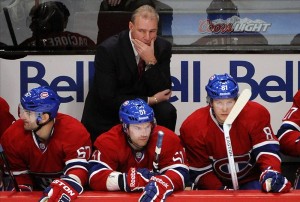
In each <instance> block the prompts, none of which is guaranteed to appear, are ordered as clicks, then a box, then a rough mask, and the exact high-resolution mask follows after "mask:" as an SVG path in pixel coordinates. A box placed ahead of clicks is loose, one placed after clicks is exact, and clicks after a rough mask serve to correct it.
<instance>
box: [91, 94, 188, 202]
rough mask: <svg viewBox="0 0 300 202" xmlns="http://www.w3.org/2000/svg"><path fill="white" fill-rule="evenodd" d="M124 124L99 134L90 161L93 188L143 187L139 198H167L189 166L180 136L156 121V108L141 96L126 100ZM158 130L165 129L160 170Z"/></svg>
mask: <svg viewBox="0 0 300 202" xmlns="http://www.w3.org/2000/svg"><path fill="white" fill-rule="evenodd" d="M119 117H120V121H121V124H118V125H116V126H114V127H113V128H111V129H110V130H109V131H108V132H105V133H103V134H102V135H100V136H99V137H98V138H97V139H96V141H95V143H94V146H95V148H96V150H95V151H94V153H93V155H92V157H91V160H90V161H89V163H90V171H89V182H90V187H91V188H92V189H93V190H101V191H117V190H121V191H125V192H134V191H143V193H142V195H141V197H140V199H139V201H164V200H165V199H166V197H167V196H168V195H170V194H171V193H172V192H173V191H176V190H183V189H184V188H185V182H186V181H187V180H188V166H187V165H186V164H185V162H186V157H185V153H184V150H183V147H182V145H181V144H180V139H179V138H178V136H177V135H176V134H175V133H174V132H172V131H171V130H169V129H167V128H165V127H162V126H158V125H156V123H155V118H154V113H153V109H152V108H151V107H150V106H149V105H148V104H147V103H146V102H145V101H143V100H142V99H135V100H129V101H125V102H124V103H123V104H122V105H121V107H120V110H119ZM158 131H163V132H164V138H163V141H162V148H161V154H160V158H159V164H158V169H159V172H153V161H154V153H155V147H156V141H157V137H158Z"/></svg>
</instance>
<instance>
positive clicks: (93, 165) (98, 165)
mask: <svg viewBox="0 0 300 202" xmlns="http://www.w3.org/2000/svg"><path fill="white" fill-rule="evenodd" d="M89 167H90V169H89V176H91V175H92V174H93V173H94V172H98V171H100V170H102V169H109V170H111V168H110V167H109V166H108V165H107V164H105V163H102V162H100V161H93V160H91V161H89Z"/></svg>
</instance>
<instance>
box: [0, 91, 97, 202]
mask: <svg viewBox="0 0 300 202" xmlns="http://www.w3.org/2000/svg"><path fill="white" fill-rule="evenodd" d="M59 105H60V101H59V97H58V95H57V94H56V93H55V92H54V91H53V90H51V89H50V88H49V87H43V86H42V87H37V88H33V89H32V90H30V91H29V92H28V93H26V94H25V95H24V96H23V97H22V98H21V103H20V105H19V116H20V119H18V120H17V121H16V122H15V123H14V124H12V125H11V126H10V127H9V128H8V129H7V130H6V131H5V133H4V134H3V136H2V138H1V144H2V146H3V149H4V152H5V154H6V156H7V159H8V162H9V164H10V169H11V171H12V172H13V174H14V176H15V178H16V180H17V183H18V186H19V188H20V189H21V190H22V191H23V190H25V191H26V190H27V191H28V190H44V196H43V197H42V199H41V201H47V200H48V202H51V201H59V200H61V201H71V200H73V199H75V198H76V197H77V196H78V194H81V193H82V191H83V185H85V184H86V183H87V180H88V161H87V160H88V159H89V157H90V155H91V140H90V135H89V133H88V132H87V130H86V129H85V128H84V126H83V125H82V124H81V123H80V122H79V121H78V120H77V119H75V118H73V117H71V116H68V115H66V114H61V113H58V112H57V111H58V108H59Z"/></svg>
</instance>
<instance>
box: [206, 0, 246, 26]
mask: <svg viewBox="0 0 300 202" xmlns="http://www.w3.org/2000/svg"><path fill="white" fill-rule="evenodd" d="M206 13H207V19H209V20H210V21H213V20H216V19H222V20H227V19H228V18H231V17H232V16H237V17H239V16H240V15H239V12H238V8H237V6H236V5H235V4H234V3H233V2H232V1H231V0H212V2H211V3H210V5H209V7H208V8H207V9H206Z"/></svg>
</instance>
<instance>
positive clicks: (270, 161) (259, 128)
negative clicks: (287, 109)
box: [244, 103, 281, 172]
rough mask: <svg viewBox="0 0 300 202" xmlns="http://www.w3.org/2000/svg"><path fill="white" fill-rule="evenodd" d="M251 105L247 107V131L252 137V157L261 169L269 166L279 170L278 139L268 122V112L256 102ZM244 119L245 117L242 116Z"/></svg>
mask: <svg viewBox="0 0 300 202" xmlns="http://www.w3.org/2000/svg"><path fill="white" fill-rule="evenodd" d="M251 106H252V107H251V108H249V109H248V110H249V111H248V113H247V117H248V119H250V120H252V122H249V123H248V124H250V126H249V128H250V131H249V133H250V136H251V139H252V145H253V151H252V154H253V155H254V159H256V162H257V163H258V164H259V165H260V169H261V171H264V170H265V169H267V168H268V167H270V166H271V167H272V168H273V169H274V170H277V171H278V172H281V158H280V154H279V150H280V148H279V141H278V139H277V137H276V136H275V134H274V132H273V129H272V127H271V124H270V113H269V112H268V111H267V109H266V108H265V107H263V106H262V105H260V104H258V103H254V105H251ZM244 120H247V119H246V118H244ZM244 124H247V123H244Z"/></svg>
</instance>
